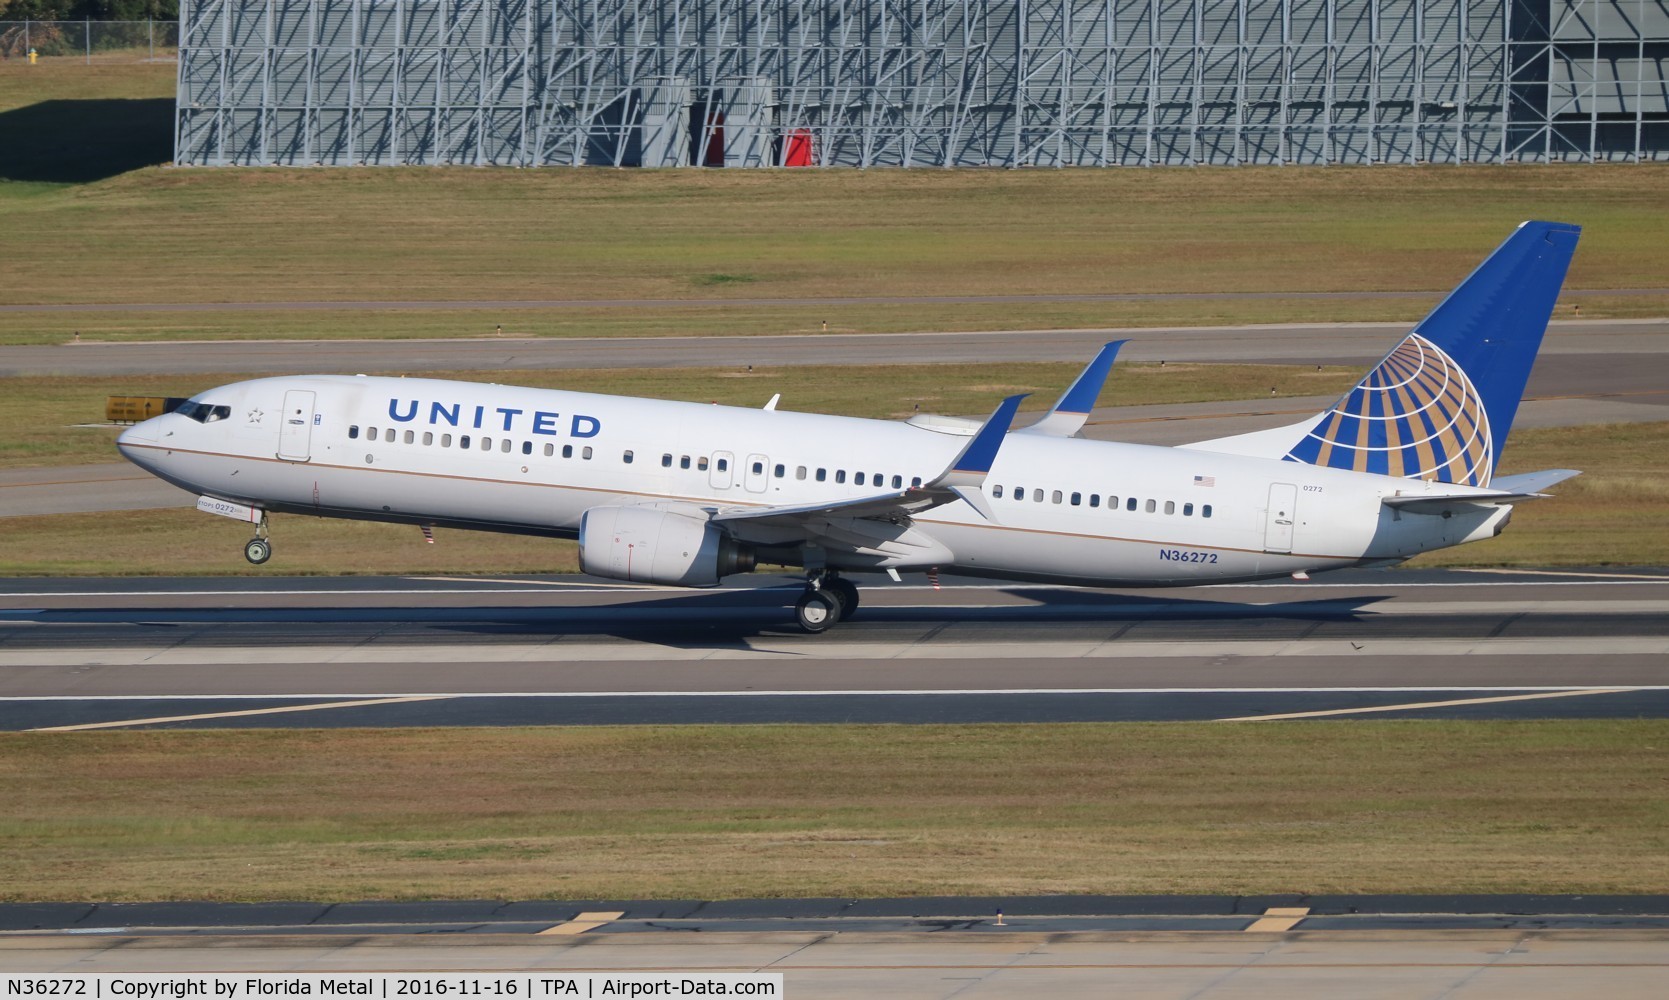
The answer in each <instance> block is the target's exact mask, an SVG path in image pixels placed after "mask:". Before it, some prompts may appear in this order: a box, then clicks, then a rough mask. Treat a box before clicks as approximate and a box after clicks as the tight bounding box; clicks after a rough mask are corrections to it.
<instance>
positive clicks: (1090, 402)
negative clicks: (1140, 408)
mask: <svg viewBox="0 0 1669 1000" xmlns="http://www.w3.org/2000/svg"><path fill="white" fill-rule="evenodd" d="M1127 343H1129V341H1127V340H1115V341H1113V342H1112V343H1110V344H1107V345H1106V346H1105V347H1103V348H1101V350H1100V352H1099V353H1097V354H1096V355H1095V359H1094V360H1093V361H1091V362H1090V363H1089V366H1088V367H1086V368H1085V369H1084V370H1083V371H1082V372H1081V373H1080V374H1079V375H1078V377H1077V378H1076V379H1074V380H1073V382H1072V384H1071V385H1070V386H1068V387H1067V389H1066V392H1064V393H1062V394H1061V398H1060V399H1059V400H1058V401H1057V402H1056V403H1055V408H1054V409H1052V410H1050V411H1049V412H1048V413H1045V414H1044V415H1043V417H1042V419H1040V420H1038V421H1037V422H1036V423H1034V424H1032V425H1031V426H1029V427H1022V428H1020V430H1019V431H1018V432H1017V433H1020V434H1041V435H1043V436H1044V437H1063V438H1067V437H1076V436H1077V434H1078V432H1079V431H1081V430H1083V429H1084V424H1085V423H1087V422H1088V421H1089V414H1090V411H1091V410H1093V409H1094V408H1095V403H1096V400H1098V399H1100V398H1101V389H1102V387H1103V386H1105V385H1106V384H1107V373H1108V372H1110V371H1112V370H1113V360H1114V359H1115V358H1117V357H1118V349H1119V348H1121V347H1123V346H1124V345H1125V344H1127Z"/></svg>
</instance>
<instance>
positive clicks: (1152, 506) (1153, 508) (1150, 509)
mask: <svg viewBox="0 0 1669 1000" xmlns="http://www.w3.org/2000/svg"><path fill="white" fill-rule="evenodd" d="M1158 509H1159V504H1158V503H1157V502H1156V501H1153V500H1149V501H1148V502H1147V512H1148V513H1149V514H1152V513H1153V512H1154V511H1156V510H1158Z"/></svg>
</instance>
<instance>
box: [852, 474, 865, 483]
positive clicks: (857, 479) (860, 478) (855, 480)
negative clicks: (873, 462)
mask: <svg viewBox="0 0 1669 1000" xmlns="http://www.w3.org/2000/svg"><path fill="white" fill-rule="evenodd" d="M852 485H854V486H862V485H863V473H861V472H854V473H852Z"/></svg>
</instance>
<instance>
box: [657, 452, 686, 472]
mask: <svg viewBox="0 0 1669 1000" xmlns="http://www.w3.org/2000/svg"><path fill="white" fill-rule="evenodd" d="M661 468H663V469H670V468H672V452H670V451H669V452H667V453H666V454H665V455H662V456H661ZM685 468H686V469H687V468H689V466H687V465H686V466H685Z"/></svg>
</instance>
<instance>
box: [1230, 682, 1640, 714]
mask: <svg viewBox="0 0 1669 1000" xmlns="http://www.w3.org/2000/svg"><path fill="white" fill-rule="evenodd" d="M1633 690H1635V689H1633V688H1584V689H1582V690H1580V691H1541V692H1538V693H1536V694H1509V695H1501V696H1498V697H1494V698H1456V699H1454V700H1453V701H1416V702H1409V703H1408V704H1405V705H1370V706H1368V707H1365V708H1331V709H1325V710H1323V711H1318V712H1282V713H1280V714H1279V715H1242V716H1237V717H1235V718H1232V719H1218V720H1217V721H1218V722H1273V721H1276V720H1280V719H1320V718H1324V717H1326V716H1329V715H1365V714H1368V713H1370V712H1405V711H1412V710H1414V709H1418V708H1450V707H1453V706H1458V705H1492V704H1495V703H1497V702H1503V701H1534V700H1536V699H1538V698H1579V697H1582V696H1583V695H1591V694H1627V693H1629V692H1630V691H1633Z"/></svg>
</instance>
